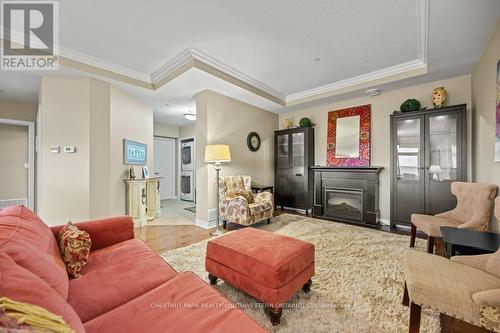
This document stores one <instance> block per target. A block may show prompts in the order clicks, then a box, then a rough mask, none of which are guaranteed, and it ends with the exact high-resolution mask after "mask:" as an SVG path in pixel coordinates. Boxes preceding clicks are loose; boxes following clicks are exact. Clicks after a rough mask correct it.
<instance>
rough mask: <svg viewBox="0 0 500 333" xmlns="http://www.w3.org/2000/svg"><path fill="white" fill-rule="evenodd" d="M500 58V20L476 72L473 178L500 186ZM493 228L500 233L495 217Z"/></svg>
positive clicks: (473, 97) (474, 85) (473, 106)
mask: <svg viewBox="0 0 500 333" xmlns="http://www.w3.org/2000/svg"><path fill="white" fill-rule="evenodd" d="M498 61H500V23H499V24H498V25H497V28H496V30H495V32H494V33H493V35H492V37H491V39H490V41H489V43H488V45H487V47H486V49H485V50H484V51H483V55H482V57H481V59H480V60H479V62H478V63H477V65H476V67H475V68H474V71H473V72H472V110H473V113H474V115H475V117H474V122H473V145H474V147H476V149H475V150H474V155H473V165H474V172H473V180H474V181H477V182H481V183H491V184H496V185H499V186H500V163H499V162H495V159H494V158H495V121H496V119H495V109H496V103H497V99H498V100H500V91H498V90H497V84H498V85H500V82H497V63H498ZM491 229H492V230H495V231H497V232H500V223H499V222H498V220H497V219H495V218H492V223H491Z"/></svg>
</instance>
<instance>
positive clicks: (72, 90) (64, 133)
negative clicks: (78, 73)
mask: <svg viewBox="0 0 500 333" xmlns="http://www.w3.org/2000/svg"><path fill="white" fill-rule="evenodd" d="M40 101H41V104H42V113H41V122H42V147H41V150H42V152H41V159H42V170H41V177H42V179H41V187H42V188H41V195H42V197H43V200H42V205H41V207H39V209H40V211H39V213H40V215H41V217H42V219H43V220H44V221H45V223H47V224H48V225H57V224H63V223H66V222H68V220H70V219H71V220H73V221H79V220H87V219H89V217H90V214H89V212H90V196H89V191H90V183H89V177H90V168H89V160H90V130H89V121H90V80H89V79H88V78H77V77H58V76H46V77H43V78H42V89H41V97H40ZM69 145H72V146H76V149H77V150H76V153H74V154H63V153H62V152H61V153H59V154H52V153H51V152H50V147H51V146H59V147H60V148H61V150H62V147H64V146H69Z"/></svg>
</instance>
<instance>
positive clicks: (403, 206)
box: [391, 104, 467, 226]
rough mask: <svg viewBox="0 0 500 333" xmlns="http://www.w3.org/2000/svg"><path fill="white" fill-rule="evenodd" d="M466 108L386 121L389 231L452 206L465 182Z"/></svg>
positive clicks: (459, 106) (398, 115)
mask: <svg viewBox="0 0 500 333" xmlns="http://www.w3.org/2000/svg"><path fill="white" fill-rule="evenodd" d="M466 112H467V111H466V105H465V104H463V105H456V106H448V107H442V108H439V109H430V110H425V111H416V112H410V113H401V114H394V115H391V172H392V175H391V226H394V225H396V224H405V225H408V224H410V217H411V214H413V213H419V214H431V215H434V214H438V213H441V212H444V211H447V210H450V209H452V208H454V207H455V206H456V198H455V196H453V195H452V194H451V191H450V186H451V183H452V182H454V181H466V179H467V118H466Z"/></svg>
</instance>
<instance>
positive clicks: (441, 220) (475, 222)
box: [410, 182, 497, 253]
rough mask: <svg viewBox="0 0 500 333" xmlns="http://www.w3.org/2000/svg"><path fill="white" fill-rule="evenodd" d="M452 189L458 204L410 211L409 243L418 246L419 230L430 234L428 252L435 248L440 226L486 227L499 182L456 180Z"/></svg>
mask: <svg viewBox="0 0 500 333" xmlns="http://www.w3.org/2000/svg"><path fill="white" fill-rule="evenodd" d="M451 193H452V194H453V195H454V196H455V197H457V207H455V208H454V209H452V210H450V211H447V212H444V213H441V214H437V215H423V214H412V215H411V239H410V247H414V246H415V237H416V234H417V230H420V231H423V232H424V233H425V234H426V235H427V252H429V253H433V252H434V239H435V238H441V237H442V235H441V227H443V226H450V227H457V228H466V229H473V230H479V231H486V230H487V229H488V223H489V220H490V214H491V206H492V205H493V200H494V198H495V196H496V194H497V186H496V185H492V184H481V183H462V182H454V183H452V184H451Z"/></svg>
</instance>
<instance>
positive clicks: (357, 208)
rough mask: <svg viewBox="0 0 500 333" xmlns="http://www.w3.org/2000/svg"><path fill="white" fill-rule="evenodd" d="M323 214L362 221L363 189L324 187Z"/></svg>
mask: <svg viewBox="0 0 500 333" xmlns="http://www.w3.org/2000/svg"><path fill="white" fill-rule="evenodd" d="M324 198H325V203H324V207H325V214H324V215H325V216H327V217H331V218H341V219H349V220H355V221H359V222H361V221H363V190H362V189H344V188H335V187H334V188H331V187H325V194H324Z"/></svg>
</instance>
